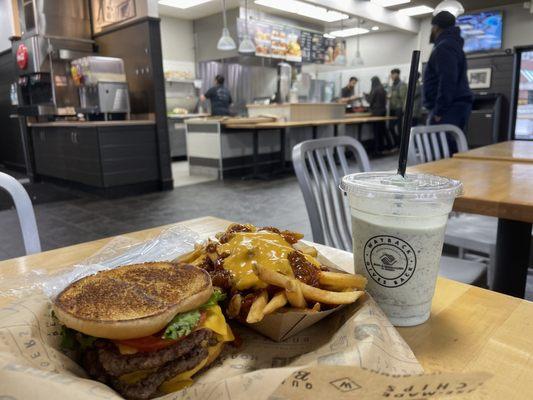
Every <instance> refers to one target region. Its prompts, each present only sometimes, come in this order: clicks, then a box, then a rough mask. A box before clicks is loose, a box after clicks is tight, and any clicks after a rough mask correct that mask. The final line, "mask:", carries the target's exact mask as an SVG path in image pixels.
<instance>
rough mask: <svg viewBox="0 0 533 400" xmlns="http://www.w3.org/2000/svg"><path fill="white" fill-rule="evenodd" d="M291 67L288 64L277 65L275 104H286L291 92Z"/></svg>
mask: <svg viewBox="0 0 533 400" xmlns="http://www.w3.org/2000/svg"><path fill="white" fill-rule="evenodd" d="M291 81H292V67H291V66H290V64H287V63H285V62H281V63H279V64H278V90H277V92H276V103H279V104H282V103H286V102H287V101H288V99H289V92H290V90H291Z"/></svg>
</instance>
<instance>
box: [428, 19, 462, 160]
mask: <svg viewBox="0 0 533 400" xmlns="http://www.w3.org/2000/svg"><path fill="white" fill-rule="evenodd" d="M429 41H430V43H433V44H434V47H433V51H432V52H431V55H430V57H429V61H428V63H427V65H426V70H425V73H424V85H423V98H424V106H425V107H426V108H427V109H428V110H429V112H430V114H429V123H430V124H431V125H440V124H451V125H455V126H457V127H458V128H460V129H462V130H463V131H464V129H465V127H466V124H467V122H468V119H469V118H470V113H471V111H472V102H473V96H472V92H471V91H470V86H469V84H468V78H467V74H466V71H467V68H468V66H467V63H466V56H465V53H464V51H463V44H464V40H463V38H462V37H461V29H460V28H459V27H457V26H455V16H454V15H453V14H452V13H450V12H448V11H441V12H440V13H438V14H437V15H435V16H434V17H433V19H432V20H431V36H430V39H429ZM447 138H448V145H449V147H450V152H451V153H455V152H457V144H456V143H455V140H454V139H453V137H452V135H450V134H448V135H447Z"/></svg>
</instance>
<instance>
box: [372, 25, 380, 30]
mask: <svg viewBox="0 0 533 400" xmlns="http://www.w3.org/2000/svg"><path fill="white" fill-rule="evenodd" d="M370 29H372V30H373V31H379V26H377V25H374V26H373V27H372V28H370Z"/></svg>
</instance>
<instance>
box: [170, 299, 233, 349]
mask: <svg viewBox="0 0 533 400" xmlns="http://www.w3.org/2000/svg"><path fill="white" fill-rule="evenodd" d="M225 298H226V295H225V294H224V293H223V292H222V291H221V290H219V289H215V290H214V291H213V294H212V295H211V297H210V298H209V300H207V301H206V302H205V303H204V304H202V306H201V307H200V308H199V309H198V310H194V311H189V312H186V313H182V314H178V315H176V316H175V317H174V318H172V321H170V324H168V325H167V327H166V329H165V332H164V333H163V336H162V338H163V339H173V340H177V339H179V338H181V337H183V336H187V335H188V334H189V333H191V332H192V331H193V329H194V328H196V326H197V325H198V323H199V322H200V318H201V317H202V313H201V310H205V309H206V308H209V307H213V306H216V305H217V304H218V303H219V302H220V301H223V300H224V299H225Z"/></svg>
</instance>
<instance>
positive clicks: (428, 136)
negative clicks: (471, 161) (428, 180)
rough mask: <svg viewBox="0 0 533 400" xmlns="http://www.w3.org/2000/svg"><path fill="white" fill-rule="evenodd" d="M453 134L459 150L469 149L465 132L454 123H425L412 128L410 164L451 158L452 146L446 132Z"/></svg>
mask: <svg viewBox="0 0 533 400" xmlns="http://www.w3.org/2000/svg"><path fill="white" fill-rule="evenodd" d="M447 133H448V134H450V135H452V137H453V138H454V139H455V142H456V143H457V149H458V151H460V152H462V151H467V150H468V144H467V142H466V137H465V134H464V133H463V131H462V130H461V129H459V128H458V127H456V126H454V125H448V124H443V125H423V126H415V127H412V128H411V139H410V143H409V164H410V165H415V164H422V163H426V162H430V161H437V160H440V159H442V158H449V157H450V156H451V154H450V147H449V146H448V140H447V139H446V134H447Z"/></svg>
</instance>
